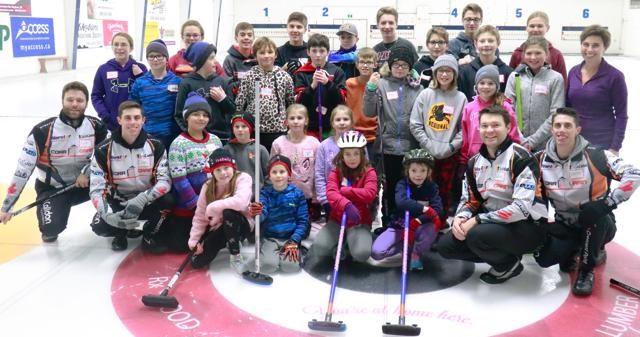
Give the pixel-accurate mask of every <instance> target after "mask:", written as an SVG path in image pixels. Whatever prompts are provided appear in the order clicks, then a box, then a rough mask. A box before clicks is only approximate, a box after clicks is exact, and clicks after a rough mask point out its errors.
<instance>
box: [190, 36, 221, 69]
mask: <svg viewBox="0 0 640 337" xmlns="http://www.w3.org/2000/svg"><path fill="white" fill-rule="evenodd" d="M217 52H218V49H217V48H216V46H214V45H213V44H211V43H208V42H203V41H198V42H195V43H192V44H191V45H190V46H189V48H187V50H186V51H185V52H184V58H185V60H187V61H189V63H191V65H192V66H193V68H194V69H195V70H198V69H200V68H202V66H203V65H204V63H205V62H206V61H207V59H208V58H209V56H210V55H211V53H217Z"/></svg>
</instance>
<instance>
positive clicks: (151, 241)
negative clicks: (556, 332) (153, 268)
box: [142, 237, 169, 254]
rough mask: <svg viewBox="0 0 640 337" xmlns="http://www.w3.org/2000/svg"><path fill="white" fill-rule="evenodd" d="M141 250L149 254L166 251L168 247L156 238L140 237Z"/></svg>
mask: <svg viewBox="0 0 640 337" xmlns="http://www.w3.org/2000/svg"><path fill="white" fill-rule="evenodd" d="M142 250H144V251H147V252H149V253H151V254H163V253H166V252H167V250H169V248H168V247H167V246H166V245H164V244H162V243H161V242H160V240H158V239H157V238H154V237H151V238H146V237H143V238H142Z"/></svg>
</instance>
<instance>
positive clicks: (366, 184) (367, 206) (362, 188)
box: [327, 167, 378, 226]
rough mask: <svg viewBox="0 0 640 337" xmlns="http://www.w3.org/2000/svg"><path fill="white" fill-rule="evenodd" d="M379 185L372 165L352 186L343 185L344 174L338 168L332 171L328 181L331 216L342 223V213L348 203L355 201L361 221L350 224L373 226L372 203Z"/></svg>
mask: <svg viewBox="0 0 640 337" xmlns="http://www.w3.org/2000/svg"><path fill="white" fill-rule="evenodd" d="M377 185H378V176H377V175H376V171H375V170H374V169H373V168H371V167H369V168H367V169H366V171H365V172H364V174H363V176H362V177H360V178H359V179H358V180H356V181H353V182H351V186H342V176H341V175H340V173H338V170H337V169H335V170H333V171H331V174H330V175H329V181H328V183H327V199H328V200H329V204H330V205H331V214H330V215H329V218H330V219H332V220H333V221H335V222H337V223H340V222H341V221H342V213H344V210H345V209H346V207H347V205H348V204H350V203H353V205H354V206H355V207H356V208H357V209H358V211H359V213H360V223H359V224H351V223H349V224H350V225H360V224H361V225H367V226H371V222H372V221H373V219H372V218H371V204H372V203H373V200H374V199H375V198H376V193H377V192H378V186H377Z"/></svg>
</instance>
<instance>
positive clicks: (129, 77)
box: [91, 32, 147, 131]
mask: <svg viewBox="0 0 640 337" xmlns="http://www.w3.org/2000/svg"><path fill="white" fill-rule="evenodd" d="M111 50H112V51H113V55H114V56H115V57H114V58H112V59H111V60H109V61H107V63H105V64H103V65H101V66H100V67H98V70H97V71H96V76H95V77H94V78H93V88H92V89H91V103H92V104H93V108H94V109H95V110H96V112H97V113H98V116H99V117H100V119H102V121H103V122H104V123H105V124H106V125H107V128H108V129H109V131H113V130H115V129H117V128H118V121H117V118H118V107H119V106H120V103H122V102H124V101H126V100H127V99H129V92H130V91H131V86H132V85H133V83H134V82H135V80H136V79H137V78H139V77H140V76H142V75H144V73H145V72H147V67H145V65H144V64H142V63H140V62H138V61H136V60H134V59H133V57H132V56H131V52H132V51H133V38H132V37H131V35H129V34H127V33H125V32H119V33H116V34H115V35H113V38H112V39H111Z"/></svg>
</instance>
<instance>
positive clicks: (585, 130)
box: [566, 59, 628, 151]
mask: <svg viewBox="0 0 640 337" xmlns="http://www.w3.org/2000/svg"><path fill="white" fill-rule="evenodd" d="M583 64H584V61H583V62H582V63H580V64H578V65H576V66H575V67H573V68H571V71H569V76H568V83H567V99H566V105H567V106H570V107H573V108H575V109H576V110H577V111H578V115H579V116H580V125H581V126H582V132H581V135H582V136H583V137H584V138H586V139H587V140H588V141H589V143H591V144H593V145H595V146H597V147H600V148H603V149H613V150H616V151H617V150H620V148H621V147H622V141H623V140H624V133H625V131H626V129H627V118H628V117H627V84H626V82H625V80H624V74H622V72H621V71H620V70H618V69H616V68H614V67H613V66H612V65H610V64H609V63H607V62H606V61H605V60H604V59H603V60H602V63H600V68H598V72H597V73H596V74H595V75H594V76H593V77H592V78H591V79H590V80H589V81H588V82H587V83H585V84H584V85H583V84H582V75H581V73H580V70H581V68H582V65H583Z"/></svg>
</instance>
